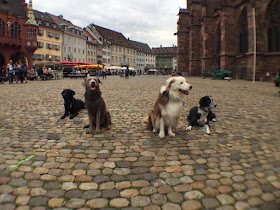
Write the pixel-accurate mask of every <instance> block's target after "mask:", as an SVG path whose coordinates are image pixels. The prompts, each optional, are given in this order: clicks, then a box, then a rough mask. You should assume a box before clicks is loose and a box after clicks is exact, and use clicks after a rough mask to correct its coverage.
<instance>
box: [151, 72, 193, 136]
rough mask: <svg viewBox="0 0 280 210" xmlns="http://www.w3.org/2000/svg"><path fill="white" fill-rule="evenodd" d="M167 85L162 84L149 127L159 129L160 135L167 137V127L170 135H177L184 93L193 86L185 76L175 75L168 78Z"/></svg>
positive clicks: (187, 92)
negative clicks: (176, 130) (176, 129)
mask: <svg viewBox="0 0 280 210" xmlns="http://www.w3.org/2000/svg"><path fill="white" fill-rule="evenodd" d="M166 83H167V85H166V86H162V87H161V89H160V93H159V95H158V98H157V100H156V102H155V104H154V107H153V110H152V111H151V112H150V113H149V116H148V124H147V129H149V130H152V131H153V132H154V133H155V132H157V131H158V130H159V135H158V136H159V137H160V138H164V137H165V130H166V129H167V132H168V135H169V136H175V133H174V132H173V131H175V128H176V126H177V123H178V120H179V115H180V112H181V111H182V108H183V106H184V104H185V102H184V100H183V96H184V95H188V94H189V91H190V90H191V89H192V86H191V85H190V84H188V83H187V81H186V79H185V78H184V77H180V76H175V77H171V78H169V79H168V80H166Z"/></svg>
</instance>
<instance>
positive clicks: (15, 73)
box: [14, 62, 21, 83]
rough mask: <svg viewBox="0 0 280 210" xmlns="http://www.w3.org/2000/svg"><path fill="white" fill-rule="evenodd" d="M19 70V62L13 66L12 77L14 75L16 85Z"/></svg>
mask: <svg viewBox="0 0 280 210" xmlns="http://www.w3.org/2000/svg"><path fill="white" fill-rule="evenodd" d="M20 70H21V65H20V62H16V63H15V66H14V75H15V80H16V83H18V81H19V73H20Z"/></svg>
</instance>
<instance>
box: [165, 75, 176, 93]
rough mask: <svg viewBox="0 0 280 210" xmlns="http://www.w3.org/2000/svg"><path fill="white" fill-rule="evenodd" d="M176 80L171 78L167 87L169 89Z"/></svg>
mask: <svg viewBox="0 0 280 210" xmlns="http://www.w3.org/2000/svg"><path fill="white" fill-rule="evenodd" d="M174 82H175V79H174V78H172V77H171V78H169V79H168V80H167V81H166V83H167V87H166V89H167V90H169V88H170V87H171V86H172V84H173V83H174Z"/></svg>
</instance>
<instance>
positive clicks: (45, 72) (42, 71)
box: [37, 66, 53, 80]
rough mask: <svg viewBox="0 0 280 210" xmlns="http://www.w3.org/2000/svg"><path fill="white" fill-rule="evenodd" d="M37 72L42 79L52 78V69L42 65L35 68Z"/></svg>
mask: <svg viewBox="0 0 280 210" xmlns="http://www.w3.org/2000/svg"><path fill="white" fill-rule="evenodd" d="M37 74H38V77H40V78H41V79H42V80H49V79H52V78H53V70H52V69H51V68H46V67H44V66H43V67H40V68H39V69H37Z"/></svg>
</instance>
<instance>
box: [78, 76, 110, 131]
mask: <svg viewBox="0 0 280 210" xmlns="http://www.w3.org/2000/svg"><path fill="white" fill-rule="evenodd" d="M100 83H101V82H100V80H99V79H98V78H94V77H91V76H90V75H89V74H88V76H87V77H86V78H85V81H84V82H83V85H84V86H85V103H86V108H87V110H88V117H89V125H88V126H85V128H86V127H89V130H88V132H87V133H89V134H94V133H95V134H99V133H100V127H104V128H107V129H108V130H109V129H110V127H111V115H110V113H109V112H108V111H107V109H106V105H105V102H104V100H103V98H102V96H101V91H100V89H99V84H100ZM94 127H95V132H94Z"/></svg>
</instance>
